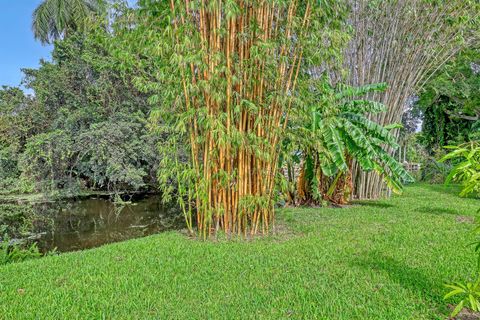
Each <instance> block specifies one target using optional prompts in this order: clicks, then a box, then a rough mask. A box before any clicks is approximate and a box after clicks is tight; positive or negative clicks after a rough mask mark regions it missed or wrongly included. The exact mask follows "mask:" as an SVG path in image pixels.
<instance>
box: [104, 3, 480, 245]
mask: <svg viewBox="0 0 480 320" xmlns="http://www.w3.org/2000/svg"><path fill="white" fill-rule="evenodd" d="M469 3H470V2H464V1H460V0H454V1H430V0H401V1H397V0H388V1H372V0H345V1H333V0H327V1H318V0H291V1H287V0H166V1H156V0H141V1H139V8H137V9H134V10H128V9H127V10H123V12H124V13H123V14H122V15H120V16H118V17H116V23H115V25H114V26H113V28H114V30H115V31H114V32H115V33H116V40H115V43H114V44H113V45H114V46H115V47H116V48H117V49H118V50H117V52H118V57H117V58H120V61H122V62H123V65H122V66H121V68H125V71H126V72H132V70H133V73H134V74H135V75H136V76H135V81H134V82H135V86H136V87H137V88H138V89H140V90H141V91H143V92H145V93H148V94H149V95H150V99H149V103H150V104H151V105H152V111H151V114H150V120H151V121H150V126H151V129H152V130H155V131H157V132H158V135H159V137H161V143H160V144H159V154H160V158H161V162H160V164H159V166H158V180H159V183H160V187H161V191H162V197H163V198H164V200H165V201H169V200H170V199H172V198H175V199H177V200H178V202H179V204H180V206H181V207H182V209H183V211H184V213H185V218H186V222H187V226H188V228H189V229H190V231H191V232H193V231H194V230H195V229H196V230H198V233H199V234H200V235H201V236H203V237H204V238H207V237H209V236H210V235H212V234H217V233H218V231H224V232H225V233H226V234H227V235H243V236H249V235H254V234H257V233H268V232H269V231H270V230H271V229H272V228H273V227H274V204H275V203H276V201H277V199H276V198H277V197H278V196H279V194H280V192H279V190H277V188H278V187H280V188H281V187H282V186H281V184H282V182H281V180H282V179H281V176H282V175H281V174H280V173H281V171H282V170H280V169H281V168H280V165H281V163H282V157H284V156H287V157H288V155H284V154H282V143H283V142H284V141H285V139H284V138H285V134H286V133H288V132H289V130H286V129H288V123H289V120H292V119H294V120H295V119H296V120H297V121H298V119H300V118H301V116H299V114H300V113H301V110H303V111H305V110H307V111H308V110H309V109H308V107H307V108H306V109H305V103H306V101H303V100H305V97H306V96H308V95H309V94H310V93H309V91H310V90H311V89H312V81H314V80H315V79H316V78H317V79H318V78H319V77H324V76H326V77H327V78H328V79H327V80H328V82H330V83H331V84H332V85H333V87H336V86H338V85H341V84H345V85H348V86H350V87H351V88H358V87H359V88H362V87H365V86H368V85H369V84H375V83H386V84H387V85H388V89H387V90H386V91H384V92H379V91H375V92H371V93H368V95H367V97H365V99H366V100H370V101H376V102H378V103H381V104H383V105H385V106H386V108H385V110H383V109H382V110H381V112H380V111H378V110H377V111H378V112H373V113H372V112H369V111H368V110H367V109H368V108H367V109H365V110H366V111H361V110H360V111H359V112H360V113H362V114H359V115H358V116H359V117H360V116H363V115H366V116H367V117H368V118H369V119H363V118H362V120H361V121H362V122H363V123H364V124H362V126H365V123H366V121H367V120H368V121H373V122H374V123H375V124H378V125H379V126H381V127H385V128H394V129H391V132H389V138H388V141H390V139H391V138H390V135H391V136H392V137H394V138H395V137H396V133H395V130H396V129H395V128H396V125H395V124H396V123H399V122H400V120H401V116H402V114H403V110H404V105H405V103H406V101H407V100H408V99H410V98H411V97H412V95H414V94H415V93H416V92H417V91H418V90H420V89H421V86H422V83H423V82H425V80H426V79H428V77H429V76H431V75H432V74H433V73H434V72H435V70H436V69H437V68H438V67H439V66H441V65H442V64H443V63H445V62H446V61H447V60H448V59H450V58H451V57H452V56H453V55H455V53H456V52H457V51H458V50H460V49H461V48H463V47H465V46H469V45H471V44H472V42H473V41H477V40H478V28H475V26H477V25H476V23H478V17H477V16H473V14H472V13H471V12H470V11H469V9H468V5H469ZM476 5H478V4H476ZM473 12H478V10H473ZM351 31H352V32H351ZM332 90H333V88H332ZM332 92H333V91H332ZM356 98H358V97H353V96H352V97H350V98H349V99H356ZM347 100H348V99H347ZM345 103H348V101H345ZM317 105H318V106H322V105H324V103H321V102H320V103H318V104H317ZM333 107H335V106H333ZM334 109H335V108H334ZM369 113H370V115H368V114H369ZM316 114H318V115H323V114H325V110H317V111H316ZM332 114H334V115H335V117H338V116H339V114H338V112H333V113H332ZM319 123H324V122H322V121H320V122H319ZM307 127H308V126H307ZM367 127H369V126H367ZM338 128H340V127H338ZM340 129H341V128H340ZM380 129H381V128H380ZM380 129H379V130H380ZM341 130H343V129H341ZM341 130H340V131H338V132H340V133H341V132H342V131H341ZM381 130H384V129H381ZM307 131H308V130H307ZM310 131H312V130H310ZM314 131H316V130H314ZM312 132H313V131H312ZM312 132H311V133H312ZM319 132H322V131H319ZM379 132H380V131H379ZM293 134H298V132H297V133H293ZM312 134H313V133H312ZM384 136H385V137H387V135H384ZM362 141H365V139H362ZM339 143H341V142H339ZM337 145H338V143H337ZM394 145H396V143H387V144H384V143H382V144H379V145H377V144H375V146H374V149H375V150H379V151H378V152H376V153H371V152H370V154H376V155H377V158H375V159H376V160H375V159H374V158H371V159H370V160H375V161H376V162H375V161H374V162H375V163H376V164H375V165H373V166H372V165H369V166H362V165H361V163H360V162H359V161H358V159H355V158H358V155H360V153H359V152H360V151H358V152H357V151H355V152H354V153H356V155H355V156H356V157H353V158H352V157H350V156H352V155H351V154H349V153H348V152H347V153H346V155H345V156H346V157H347V159H348V168H347V169H348V170H346V171H347V172H345V173H342V176H341V179H344V180H345V181H343V180H342V181H343V182H342V183H339V184H337V181H339V179H335V178H332V177H329V176H328V177H326V178H325V179H320V180H322V181H323V180H325V181H327V185H322V186H319V190H326V191H325V192H323V193H326V194H330V195H332V194H338V195H339V198H340V199H343V200H342V202H343V201H347V200H349V199H347V198H350V197H351V198H362V199H364V198H376V197H379V196H380V195H385V194H389V192H390V191H389V190H390V189H389V188H387V187H386V185H384V183H383V181H385V180H386V179H388V178H389V176H390V175H392V173H393V171H392V168H397V169H398V170H395V171H396V172H397V173H398V174H399V175H398V177H406V176H407V175H405V174H404V173H403V172H402V170H401V169H402V168H400V167H399V166H397V164H395V163H392V161H390V160H389V159H390V155H389V154H388V152H391V151H393V149H394V147H393V146H394ZM332 146H333V144H332ZM337 147H338V148H337ZM337 147H336V148H333V147H332V148H330V149H331V150H343V149H342V148H340V147H341V146H340V145H338V146H337ZM383 148H385V151H387V153H382V152H383V151H382V152H380V151H381V150H380V149H382V150H383ZM370 149H371V148H370ZM370 149H369V150H370ZM299 150H302V148H300V149H299ZM322 150H323V149H322ZM355 150H357V149H355ZM297 151H298V150H297ZM370 151H371V150H370ZM349 152H351V150H350V151H349ZM380 155H381V157H380ZM319 156H322V157H324V156H327V157H328V155H327V154H325V155H322V154H320V155H319ZM337 158H338V159H340V158H342V157H337ZM362 158H364V159H367V158H365V157H363V156H362ZM337 162H339V163H340V162H341V163H343V161H337ZM385 163H387V164H390V165H388V166H385ZM379 165H380V166H381V168H380V167H379ZM365 168H368V169H367V171H375V172H377V173H375V172H366V171H365V170H366V169H365ZM372 168H373V170H372ZM380 169H381V170H380ZM322 170H323V169H322ZM379 172H380V175H379V174H378V173H379ZM382 172H383V173H382ZM335 174H336V176H337V177H339V176H340V174H339V173H338V172H335ZM341 179H340V180H341ZM402 179H403V178H402ZM330 183H333V184H334V185H333V186H332V185H330ZM393 185H398V183H397V182H395V183H394V184H393ZM339 186H340V187H339ZM342 186H345V187H342ZM305 187H306V188H307V189H308V188H310V187H312V186H305ZM347 187H348V189H349V190H348V192H345V190H339V189H338V188H347ZM390 188H391V187H390ZM334 189H335V190H334ZM311 191H314V190H313V189H311ZM315 192H316V191H315ZM320 193H322V192H320Z"/></svg>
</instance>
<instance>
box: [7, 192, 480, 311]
mask: <svg viewBox="0 0 480 320" xmlns="http://www.w3.org/2000/svg"><path fill="white" fill-rule="evenodd" d="M457 191H458V190H456V189H455V188H446V187H443V186H427V185H414V186H410V187H408V188H407V189H406V192H405V194H404V195H403V196H401V197H394V198H392V199H389V200H382V201H377V202H361V203H357V204H355V205H353V206H351V207H349V208H343V209H317V208H312V209H283V210H280V211H279V212H278V214H277V218H278V224H281V225H282V229H288V232H285V230H284V231H283V232H282V233H281V234H279V235H276V236H271V237H267V238H260V239H257V240H254V241H249V242H241V241H222V242H201V241H195V240H191V239H188V238H187V237H185V236H184V235H182V234H181V233H178V232H168V233H163V234H159V235H156V236H152V237H147V238H143V239H136V240H131V241H127V242H123V243H117V244H112V245H107V246H104V247H101V248H97V249H93V250H87V251H82V252H75V253H69V254H63V255H60V256H53V257H46V258H43V259H40V260H34V261H27V262H24V263H18V264H11V265H7V266H3V267H0V319H167V318H168V319H289V318H291V319H445V318H446V317H447V314H448V308H447V306H446V305H447V303H446V302H444V301H443V300H442V297H443V295H444V293H445V289H444V287H443V284H444V283H445V282H451V281H452V280H463V279H464V277H465V276H468V275H472V270H473V268H474V265H475V256H474V255H473V254H472V250H473V248H471V247H469V246H467V245H468V243H469V242H471V241H472V239H473V234H472V233H470V232H469V231H470V230H471V229H472V227H473V224H472V218H471V217H474V216H475V213H476V210H477V209H478V208H479V207H480V201H479V200H475V199H461V198H459V197H457V196H456V192H457Z"/></svg>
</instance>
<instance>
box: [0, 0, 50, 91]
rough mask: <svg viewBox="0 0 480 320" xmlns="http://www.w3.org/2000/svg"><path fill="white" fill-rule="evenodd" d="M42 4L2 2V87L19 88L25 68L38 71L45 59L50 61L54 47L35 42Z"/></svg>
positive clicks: (15, 0)
mask: <svg viewBox="0 0 480 320" xmlns="http://www.w3.org/2000/svg"><path fill="white" fill-rule="evenodd" d="M40 2H41V0H0V5H1V6H0V7H1V8H2V9H1V10H0V43H1V45H0V86H2V85H10V86H16V85H19V84H20V81H21V80H22V77H23V75H22V72H21V71H20V69H21V68H34V67H37V66H38V65H39V61H40V59H41V58H44V59H50V52H51V50H52V48H51V46H42V45H41V44H40V42H37V41H35V39H34V38H33V33H32V30H31V23H32V13H33V10H35V8H36V7H37V6H38V4H39V3H40Z"/></svg>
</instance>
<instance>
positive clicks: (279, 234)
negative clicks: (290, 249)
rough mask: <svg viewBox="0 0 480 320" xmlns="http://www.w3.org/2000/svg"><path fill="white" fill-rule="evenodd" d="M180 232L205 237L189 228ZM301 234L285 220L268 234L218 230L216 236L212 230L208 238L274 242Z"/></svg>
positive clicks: (195, 237)
mask: <svg viewBox="0 0 480 320" xmlns="http://www.w3.org/2000/svg"><path fill="white" fill-rule="evenodd" d="M179 232H180V233H181V234H183V235H184V236H185V237H187V238H188V239H190V240H193V241H203V239H202V238H201V237H199V236H198V235H197V234H191V233H190V232H189V231H188V229H182V230H180V231H179ZM301 235H302V234H301V233H298V232H294V231H293V230H292V229H291V228H289V227H288V226H287V224H285V223H283V221H278V222H277V223H275V227H274V229H273V230H270V232H269V233H268V234H267V233H266V234H262V232H261V231H260V232H259V233H258V234H256V235H251V234H250V233H247V235H244V234H241V235H237V234H235V235H226V234H224V233H222V232H221V231H220V232H218V234H217V236H215V235H213V231H212V236H210V238H209V239H207V241H210V242H228V241H247V242H248V241H255V240H260V239H272V240H273V241H274V242H284V241H288V240H290V239H292V238H295V237H298V236H301Z"/></svg>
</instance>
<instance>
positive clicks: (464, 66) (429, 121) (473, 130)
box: [417, 48, 480, 154]
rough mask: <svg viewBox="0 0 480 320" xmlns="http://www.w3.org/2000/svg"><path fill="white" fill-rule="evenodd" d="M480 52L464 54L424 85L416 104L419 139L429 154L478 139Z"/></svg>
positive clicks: (473, 51) (468, 51) (479, 127)
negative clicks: (420, 117)
mask: <svg viewBox="0 0 480 320" xmlns="http://www.w3.org/2000/svg"><path fill="white" fill-rule="evenodd" d="M479 88H480V50H479V49H478V48H471V49H468V50H465V51H463V52H462V53H461V54H460V55H459V56H457V57H456V58H455V59H454V60H453V61H451V62H450V63H448V64H447V65H445V66H444V67H443V68H442V69H441V70H440V71H439V72H438V73H437V74H436V75H435V76H434V77H433V78H432V79H431V80H430V81H429V82H428V83H427V85H426V86H425V89H424V91H423V93H422V94H421V95H420V99H419V101H418V103H417V108H418V109H419V111H420V112H422V113H423V127H422V139H423V141H422V142H423V144H424V145H425V147H426V148H427V150H428V152H429V153H430V154H435V152H438V150H439V149H441V148H442V147H444V146H446V145H451V144H459V143H463V142H466V141H470V140H474V139H477V140H478V139H479V138H480V90H479Z"/></svg>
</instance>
